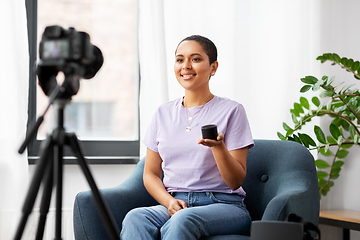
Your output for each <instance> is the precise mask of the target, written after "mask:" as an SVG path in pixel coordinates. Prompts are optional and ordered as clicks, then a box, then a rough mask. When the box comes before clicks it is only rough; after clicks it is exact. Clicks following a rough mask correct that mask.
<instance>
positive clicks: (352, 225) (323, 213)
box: [319, 210, 360, 240]
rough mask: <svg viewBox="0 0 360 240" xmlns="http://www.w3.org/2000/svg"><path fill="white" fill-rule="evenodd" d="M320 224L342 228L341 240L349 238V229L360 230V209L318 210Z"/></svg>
mask: <svg viewBox="0 0 360 240" xmlns="http://www.w3.org/2000/svg"><path fill="white" fill-rule="evenodd" d="M319 223H320V224H325V225H331V226H335V227H340V228H342V229H343V240H349V239H350V230H357V231H360V211H352V210H320V219H319Z"/></svg>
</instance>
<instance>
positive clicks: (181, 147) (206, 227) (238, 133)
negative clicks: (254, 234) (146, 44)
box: [121, 35, 254, 240]
mask: <svg viewBox="0 0 360 240" xmlns="http://www.w3.org/2000/svg"><path fill="white" fill-rule="evenodd" d="M216 52H217V50H216V46H215V45H214V44H213V43H212V41H211V40H209V39H207V38H205V37H202V36H197V35H196V36H190V37H188V38H185V39H184V40H182V41H181V42H180V44H179V45H178V47H177V49H176V52H175V64H174V73H175V76H176V78H177V80H178V82H179V83H180V85H181V86H182V87H183V88H184V90H185V96H184V97H182V98H179V99H176V100H173V101H170V102H168V103H165V104H163V105H161V106H160V107H159V108H158V110H157V111H156V113H155V115H154V117H153V119H152V122H151V124H150V126H149V128H148V131H147V133H146V135H145V138H144V141H143V143H144V144H145V145H146V147H147V154H146V160H145V167H144V174H143V180H144V185H145V187H146V189H147V191H148V192H149V193H150V195H151V196H153V198H154V199H155V200H156V201H157V202H158V203H159V204H160V205H158V206H154V207H145V208H137V209H133V210H132V211H130V212H129V213H128V214H127V215H126V217H125V219H124V221H123V228H122V232H121V239H124V240H127V239H132V240H134V239H154V240H155V239H158V237H159V235H161V239H179V238H181V239H200V238H201V237H204V236H211V235H221V234H247V233H248V232H249V230H250V224H251V218H250V216H249V213H248V211H247V210H246V208H245V206H244V204H243V199H244V197H245V192H244V190H243V189H242V187H241V185H242V183H243V181H244V179H245V175H246V159H247V154H248V149H249V148H251V147H252V146H253V145H254V142H253V139H252V135H251V131H250V127H249V123H248V121H247V117H246V113H245V110H244V108H243V107H242V105H241V104H239V103H237V102H235V101H232V100H229V99H225V98H221V97H218V96H214V95H213V94H212V93H211V91H210V87H209V79H210V77H211V76H212V75H214V74H215V72H216V70H217V68H218V62H217V60H216V55H217V54H216ZM214 56H215V57H214ZM208 124H215V125H217V127H218V129H219V131H220V132H219V134H218V136H217V138H216V139H215V140H214V139H201V126H203V125H208ZM238 126H241V127H240V128H239V127H238ZM162 175H163V176H164V177H163V178H162ZM214 194H215V195H216V196H217V197H216V198H218V197H219V198H220V199H221V201H218V200H217V199H216V198H214ZM192 199H194V201H192ZM195 199H196V200H195ZM220 202H221V203H220ZM224 203H225V204H224ZM230 213H231V214H230ZM199 219H200V221H199ZM224 219H225V221H224ZM229 222H231V223H233V224H228V223H229ZM154 223H155V224H154ZM194 223H195V224H194ZM225 225H226V227H225ZM179 226H180V227H179Z"/></svg>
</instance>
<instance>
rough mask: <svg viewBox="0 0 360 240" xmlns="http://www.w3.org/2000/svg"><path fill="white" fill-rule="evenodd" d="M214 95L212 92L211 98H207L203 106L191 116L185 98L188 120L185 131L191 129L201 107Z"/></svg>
mask: <svg viewBox="0 0 360 240" xmlns="http://www.w3.org/2000/svg"><path fill="white" fill-rule="evenodd" d="M212 97H213V95H212V94H210V96H209V98H208V99H207V100H206V102H205V103H204V105H202V106H201V108H200V109H199V110H198V111H197V112H196V113H195V114H194V115H192V116H191V114H190V112H189V110H188V108H187V107H186V102H185V99H184V107H185V109H186V121H187V127H186V129H185V131H187V132H190V131H191V127H190V125H191V123H192V122H193V121H194V119H195V117H196V116H197V115H198V113H199V112H200V111H201V109H202V108H203V107H204V106H205V104H206V103H208V102H209V101H210V100H211V98H212Z"/></svg>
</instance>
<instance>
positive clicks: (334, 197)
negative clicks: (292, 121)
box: [319, 0, 360, 240]
mask: <svg viewBox="0 0 360 240" xmlns="http://www.w3.org/2000/svg"><path fill="white" fill-rule="evenodd" d="M359 8H360V1H356V0H346V1H336V0H332V1H322V10H321V15H322V16H321V19H322V23H321V26H322V28H321V40H320V42H321V45H320V49H321V51H322V53H325V52H335V53H337V54H339V55H340V57H347V58H353V59H354V60H359V61H360V48H359V40H360V32H359V31H357V30H356V29H357V28H358V23H359V22H360V21H359V20H360V17H359V14H358V9H359ZM321 75H328V76H329V77H330V76H336V78H335V79H336V80H335V81H336V82H337V83H341V82H345V85H350V84H355V87H356V88H360V81H357V80H356V79H355V78H354V77H353V76H352V75H351V74H350V73H347V72H346V71H344V70H343V69H340V67H338V66H331V65H330V64H329V63H324V64H322V66H321ZM319 77H320V76H319ZM328 124H329V119H328V118H324V119H322V120H321V125H323V126H327V125H328ZM359 154H360V148H359V147H352V148H351V149H350V153H349V155H348V157H347V158H346V159H345V164H344V166H343V168H342V171H341V173H340V177H339V178H338V179H337V180H335V186H334V187H333V188H332V189H331V190H330V192H329V193H328V195H327V196H326V197H323V198H322V200H321V208H322V209H349V210H357V211H360V204H359V199H360V191H358V183H357V182H358V176H359V171H360V161H359ZM328 160H329V159H328ZM320 228H321V230H322V234H323V239H329V240H332V239H341V238H342V231H341V229H339V228H335V227H328V226H320ZM350 235H351V239H352V240H355V239H360V232H358V231H351V234H350Z"/></svg>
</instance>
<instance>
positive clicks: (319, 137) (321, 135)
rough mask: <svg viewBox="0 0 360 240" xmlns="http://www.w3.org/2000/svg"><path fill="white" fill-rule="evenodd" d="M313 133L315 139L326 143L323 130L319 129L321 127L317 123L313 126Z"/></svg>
mask: <svg viewBox="0 0 360 240" xmlns="http://www.w3.org/2000/svg"><path fill="white" fill-rule="evenodd" d="M314 133H315V135H316V138H317V140H318V141H319V142H320V143H322V144H326V138H325V134H324V132H323V131H322V130H321V128H320V127H319V126H317V125H315V126H314Z"/></svg>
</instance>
